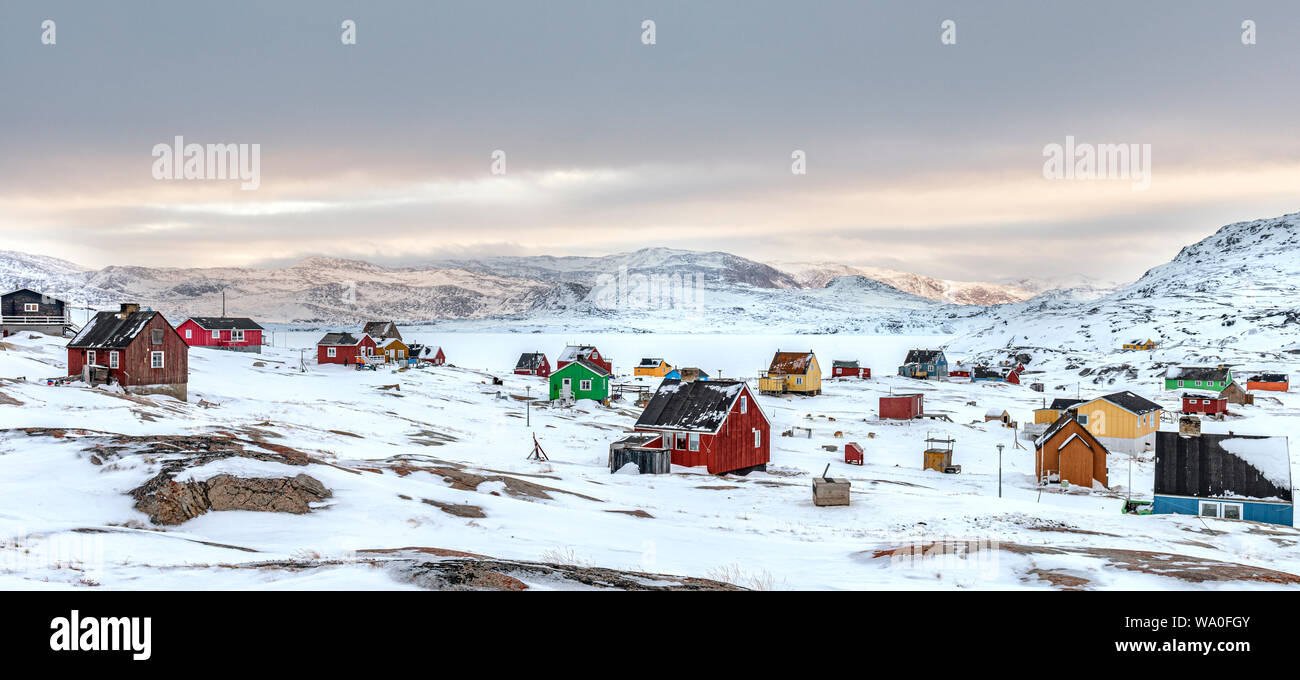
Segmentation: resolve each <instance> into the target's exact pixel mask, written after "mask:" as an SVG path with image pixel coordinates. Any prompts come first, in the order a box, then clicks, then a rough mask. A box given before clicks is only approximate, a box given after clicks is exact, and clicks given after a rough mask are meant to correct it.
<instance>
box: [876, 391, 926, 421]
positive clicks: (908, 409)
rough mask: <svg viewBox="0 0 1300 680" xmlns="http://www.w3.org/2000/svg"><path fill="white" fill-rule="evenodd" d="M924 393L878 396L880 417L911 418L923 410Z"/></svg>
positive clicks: (893, 418)
mask: <svg viewBox="0 0 1300 680" xmlns="http://www.w3.org/2000/svg"><path fill="white" fill-rule="evenodd" d="M924 401H925V395H923V394H920V393H917V394H894V395H891V396H888V397H881V398H880V417H881V418H887V419H890V420H911V419H913V418H916V417H917V416H919V415H921V414H922V413H924V412H925V404H924Z"/></svg>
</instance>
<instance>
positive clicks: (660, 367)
mask: <svg viewBox="0 0 1300 680" xmlns="http://www.w3.org/2000/svg"><path fill="white" fill-rule="evenodd" d="M671 370H673V367H672V366H669V365H668V362H667V361H664V360H663V359H660V358H659V357H645V358H643V359H641V363H639V364H637V365H636V368H633V369H632V375H648V376H651V377H654V378H662V377H664V376H665V375H668V371H671Z"/></svg>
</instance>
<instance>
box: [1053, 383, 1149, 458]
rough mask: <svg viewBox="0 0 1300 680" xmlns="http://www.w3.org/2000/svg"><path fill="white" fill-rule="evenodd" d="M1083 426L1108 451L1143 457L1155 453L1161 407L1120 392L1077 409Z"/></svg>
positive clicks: (1087, 402)
mask: <svg viewBox="0 0 1300 680" xmlns="http://www.w3.org/2000/svg"><path fill="white" fill-rule="evenodd" d="M1073 408H1074V410H1075V411H1076V412H1077V413H1078V421H1079V424H1080V425H1083V426H1084V427H1086V428H1088V432H1090V433H1091V434H1092V436H1094V437H1096V438H1097V440H1098V441H1100V442H1101V443H1102V445H1104V446H1105V447H1106V448H1107V449H1108V450H1110V451H1116V452H1119V453H1142V452H1143V451H1150V450H1154V449H1155V445H1156V431H1157V430H1159V429H1160V413H1161V411H1162V410H1163V409H1162V408H1161V406H1160V404H1157V403H1155V402H1154V401H1151V400H1150V399H1146V398H1145V397H1140V396H1138V395H1136V394H1134V393H1132V392H1116V393H1114V394H1107V395H1106V396H1104V397H1097V398H1096V399H1093V400H1091V401H1085V402H1083V403H1080V404H1078V405H1076V406H1074V407H1073Z"/></svg>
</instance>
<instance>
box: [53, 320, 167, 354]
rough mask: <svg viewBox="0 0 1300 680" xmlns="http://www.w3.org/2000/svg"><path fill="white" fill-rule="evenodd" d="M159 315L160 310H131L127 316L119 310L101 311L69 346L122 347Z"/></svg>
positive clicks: (92, 347)
mask: <svg viewBox="0 0 1300 680" xmlns="http://www.w3.org/2000/svg"><path fill="white" fill-rule="evenodd" d="M157 315H158V312H131V313H129V314H126V315H125V316H123V315H122V314H121V313H119V312H99V313H97V314H95V316H93V317H91V318H90V320H89V321H87V322H86V325H85V326H82V328H81V332H80V333H77V337H75V338H73V339H72V342H70V343H68V347H72V348H76V349H83V348H84V349H98V348H116V349H121V348H123V347H126V346H127V345H129V344H131V341H132V340H135V337H136V336H137V335H139V334H140V331H142V330H144V327H145V326H147V325H149V322H150V321H153V318H154V317H155V316H157Z"/></svg>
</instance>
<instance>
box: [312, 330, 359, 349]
mask: <svg viewBox="0 0 1300 680" xmlns="http://www.w3.org/2000/svg"><path fill="white" fill-rule="evenodd" d="M365 337H366V336H365V334H364V333H363V334H359V335H353V334H351V333H326V334H325V337H323V338H321V339H320V340H317V341H316V344H317V345H342V346H344V347H352V346H354V345H359V344H361V341H362V339H363V338H365Z"/></svg>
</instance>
